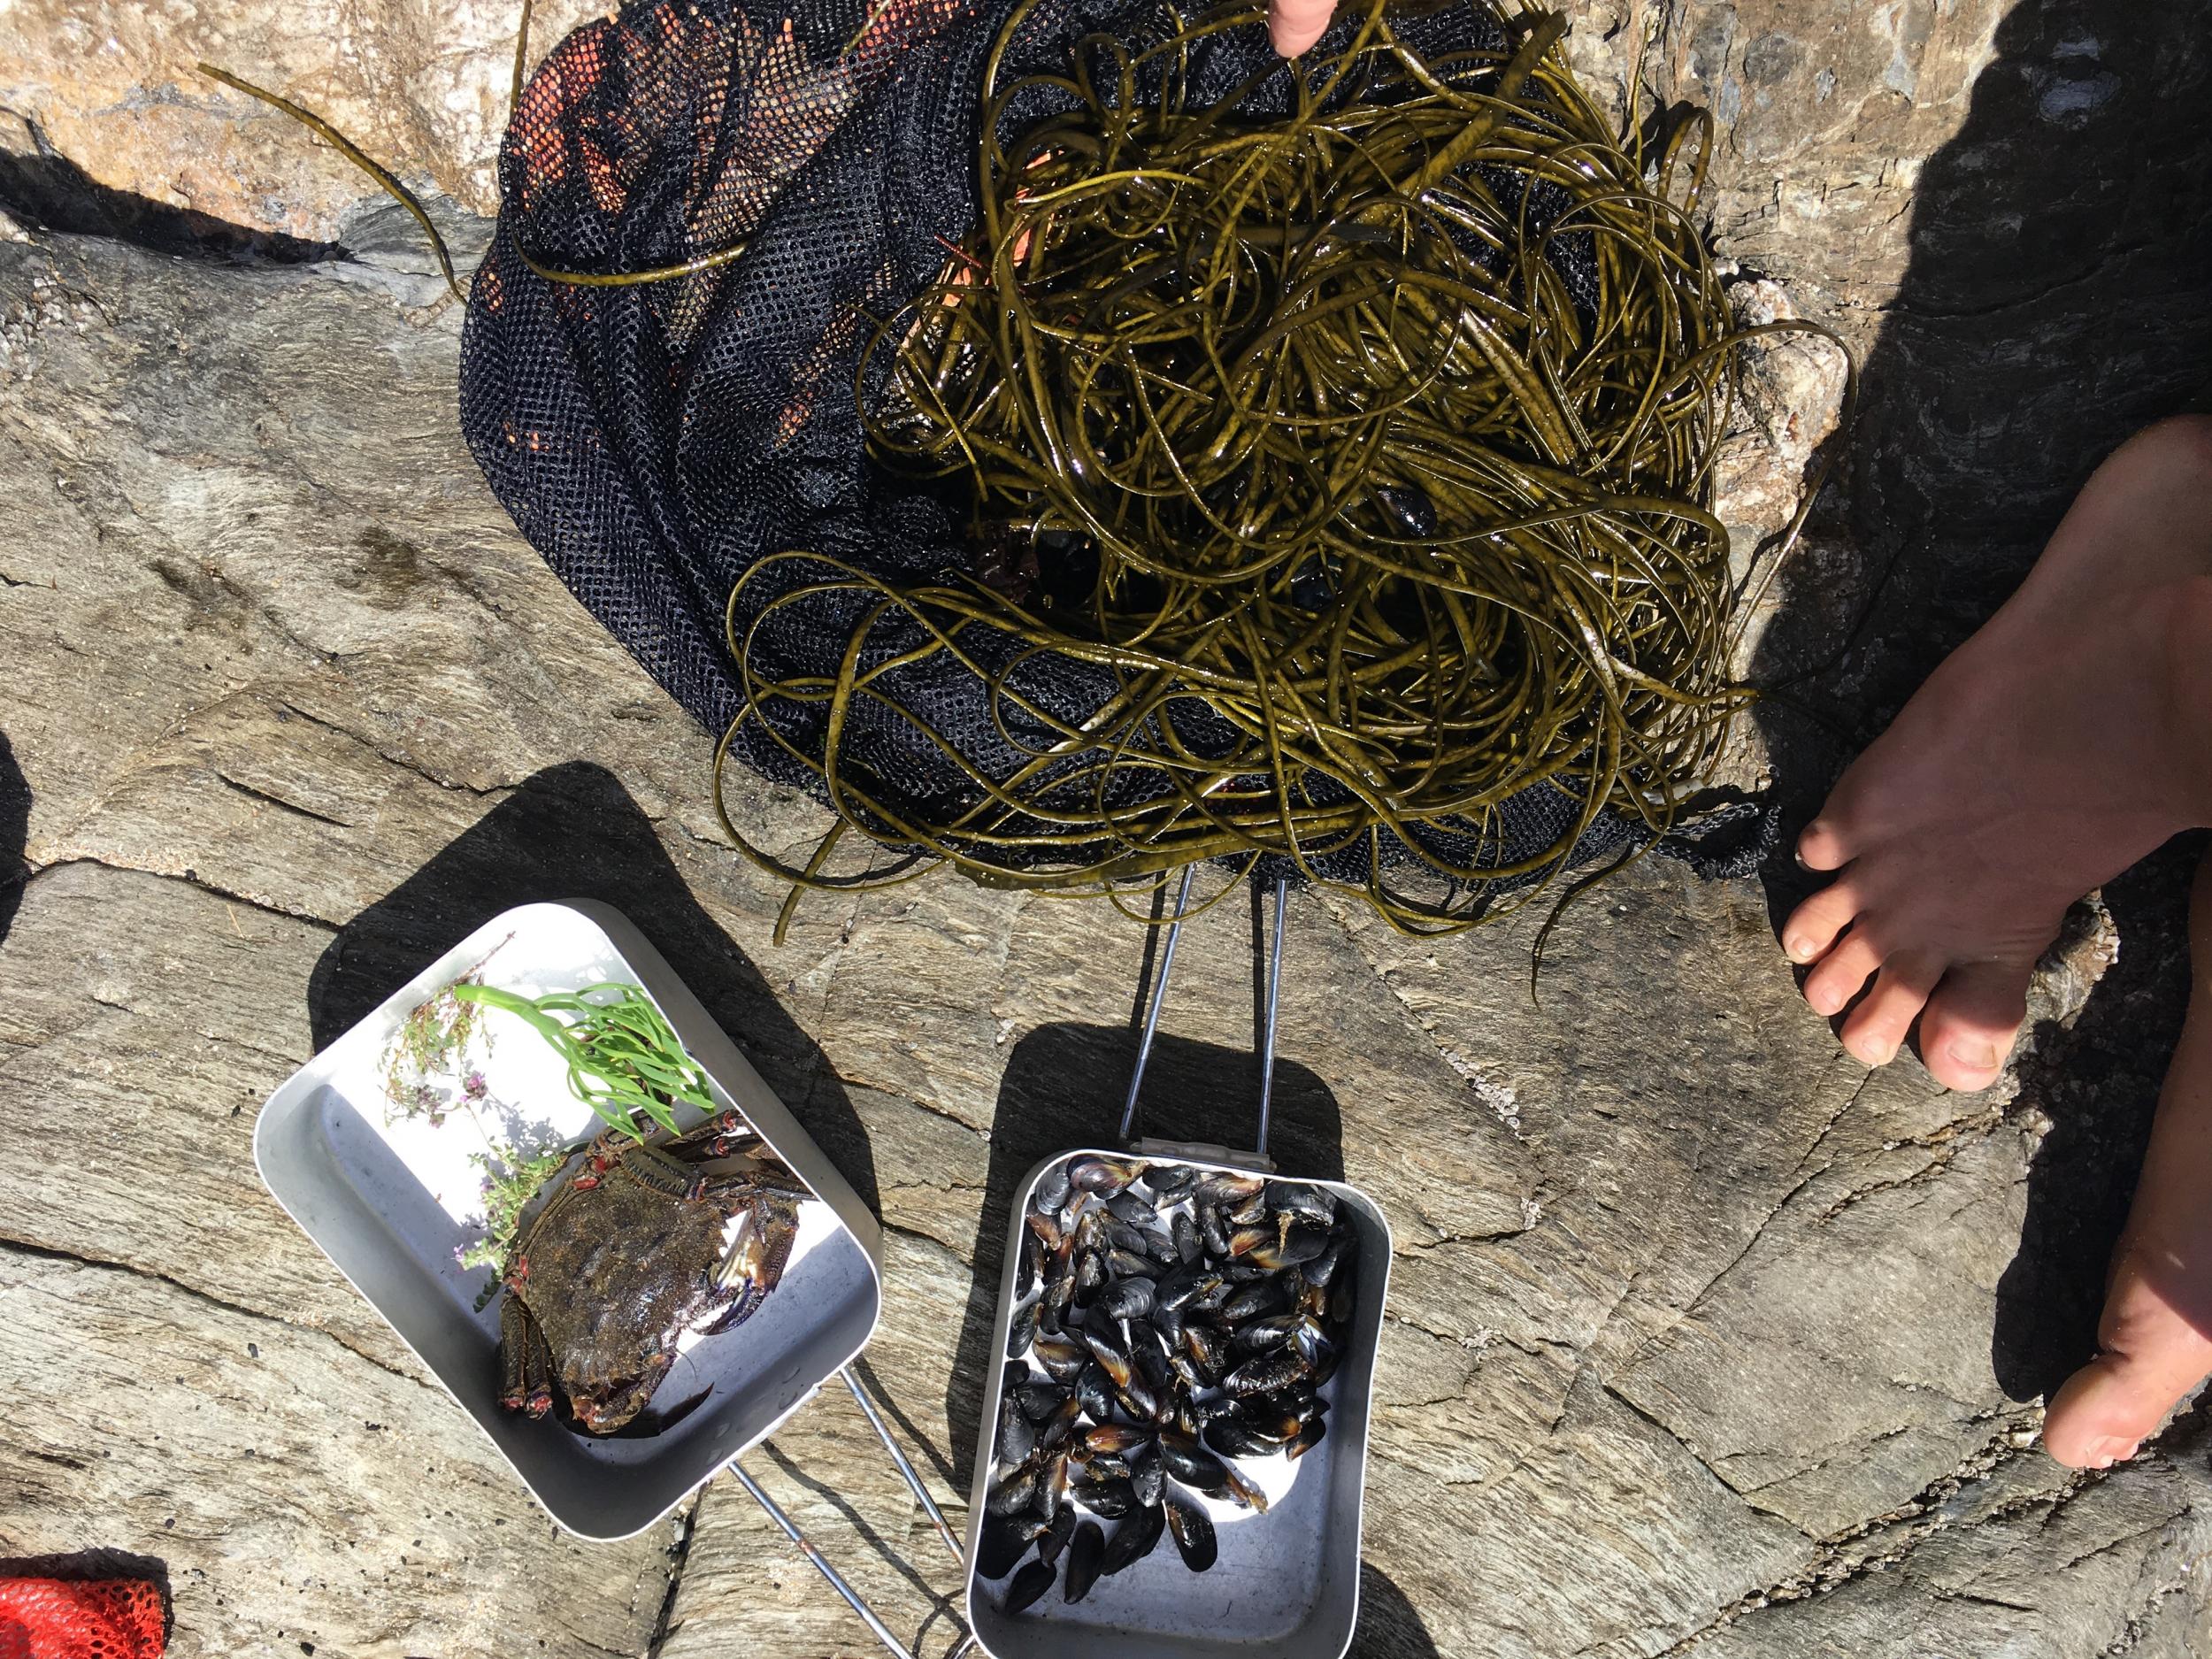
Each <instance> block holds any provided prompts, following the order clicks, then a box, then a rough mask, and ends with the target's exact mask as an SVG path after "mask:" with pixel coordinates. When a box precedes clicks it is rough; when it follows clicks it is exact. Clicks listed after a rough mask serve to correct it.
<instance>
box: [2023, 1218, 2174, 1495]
mask: <svg viewBox="0 0 2212 1659" xmlns="http://www.w3.org/2000/svg"><path fill="white" fill-rule="evenodd" d="M2101 1341H2102V1351H2101V1352H2100V1353H2099V1354H2098V1356H2097V1357H2096V1358H2094V1359H2093V1360H2091V1361H2090V1362H2089V1363H2088V1364H2086V1365H2085V1366H2083V1367H2082V1368H2081V1369H2080V1370H2079V1371H2076V1372H2075V1373H2074V1374H2073V1375H2072V1376H2071V1377H2070V1378H2068V1379H2066V1384H2065V1386H2063V1387H2062V1388H2061V1389H2060V1390H2059V1391H2058V1393H2057V1394H2055V1395H2054V1396H2053V1397H2052V1400H2051V1403H2050V1409H2049V1410H2048V1411H2047V1413H2046V1414H2045V1417H2044V1424H2043V1444H2044V1446H2045V1448H2047V1449H2048V1451H2049V1452H2050V1454H2051V1455H2052V1456H2053V1457H2055V1458H2056V1459H2057V1460H2058V1461H2059V1462H2060V1463H2066V1464H2068V1465H2070V1466H2071V1467H2073V1468H2076V1469H2104V1468H2108V1467H2109V1466H2110V1465H2111V1464H2113V1463H2118V1462H2120V1461H2122V1460H2123V1459H2124V1458H2127V1457H2131V1456H2132V1455H2134V1453H2135V1448H2136V1447H2137V1446H2138V1444H2139V1443H2140V1442H2141V1440H2142V1439H2143V1437H2144V1436H2145V1435H2147V1434H2149V1433H2150V1432H2153V1431H2154V1430H2155V1429H2156V1428H2157V1427H2158V1425H2160V1424H2161V1423H2162V1422H2163V1421H2164V1420H2165V1417H2166V1414H2167V1413H2168V1412H2170V1411H2171V1410H2172V1409H2174V1407H2175V1405H2176V1404H2177V1403H2178V1402H2179V1401H2180V1400H2181V1397H2182V1396H2183V1395H2184V1394H2187V1393H2188V1392H2189V1391H2190V1390H2191V1389H2192V1388H2194V1387H2195V1386H2197V1385H2198V1384H2199V1383H2200V1382H2202V1381H2203V1380H2204V1379H2205V1376H2206V1373H2207V1372H2208V1371H2212V1340H2208V1338H2207V1337H2206V1336H2205V1335H2204V1333H2202V1332H2200V1330H2198V1329H2197V1327H2196V1325H2194V1324H2193V1323H2192V1322H2191V1321H2190V1320H2189V1319H2187V1318H2185V1317H2183V1315H2182V1314H2181V1313H2180V1312H2178V1311H2177V1310H2176V1309H2175V1308H2174V1306H2173V1305H2172V1303H2171V1302H2170V1301H2169V1300H2168V1299H2167V1298H2166V1297H2165V1296H2164V1295H2163V1294H2161V1292H2160V1290H2159V1288H2158V1286H2157V1283H2156V1281H2155V1279H2154V1278H2153V1277H2151V1276H2149V1275H2147V1274H2146V1273H2145V1272H2144V1271H2142V1270H2141V1268H2140V1267H2139V1265H2137V1264H2136V1263H2134V1262H2132V1261H2131V1260H2124V1261H2123V1263H2122V1266H2121V1269H2120V1271H2119V1272H2118V1273H2117V1274H2116V1276H2115V1278H2114V1281H2113V1286H2112V1291H2111V1294H2110V1296H2109V1298H2108V1301H2107V1302H2106V1304H2105V1314H2104V1320H2103V1324H2102V1326H2101Z"/></svg>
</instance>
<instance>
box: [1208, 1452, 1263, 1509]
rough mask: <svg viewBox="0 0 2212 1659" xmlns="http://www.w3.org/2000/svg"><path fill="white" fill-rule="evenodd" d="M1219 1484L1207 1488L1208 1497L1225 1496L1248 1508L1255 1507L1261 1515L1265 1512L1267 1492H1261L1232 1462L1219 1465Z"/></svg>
mask: <svg viewBox="0 0 2212 1659" xmlns="http://www.w3.org/2000/svg"><path fill="white" fill-rule="evenodd" d="M1221 1474H1222V1481H1221V1485H1220V1486H1218V1487H1213V1488H1209V1489H1208V1491H1207V1495H1208V1496H1209V1497H1215V1498H1227V1499H1229V1500H1230V1501H1231V1502H1235V1503H1240V1504H1241V1505H1243V1506H1244V1507H1245V1508H1246V1509H1257V1510H1258V1511H1259V1512H1260V1513H1261V1514H1262V1515H1265V1514H1266V1513H1267V1494H1266V1493H1264V1492H1263V1491H1262V1490H1261V1489H1260V1488H1259V1486H1257V1485H1256V1483H1255V1482H1254V1481H1252V1480H1251V1479H1249V1478H1248V1477H1247V1476H1246V1475H1245V1474H1244V1472H1243V1471H1240V1469H1238V1467H1237V1466H1236V1465H1235V1464H1234V1463H1224V1464H1223V1465H1222V1466H1221Z"/></svg>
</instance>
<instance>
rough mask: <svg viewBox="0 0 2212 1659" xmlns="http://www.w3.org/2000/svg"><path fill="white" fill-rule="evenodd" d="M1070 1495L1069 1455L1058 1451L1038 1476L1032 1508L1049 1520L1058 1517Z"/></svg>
mask: <svg viewBox="0 0 2212 1659" xmlns="http://www.w3.org/2000/svg"><path fill="white" fill-rule="evenodd" d="M1067 1495H1068V1455H1067V1454H1066V1453H1065V1452H1056V1453H1054V1454H1053V1455H1052V1456H1050V1457H1048V1458H1047V1459H1046V1460H1045V1465H1044V1468H1043V1469H1042V1470H1041V1471H1040V1472H1039V1474H1038V1476H1037V1495H1036V1496H1035V1497H1034V1498H1033V1499H1032V1500H1031V1502H1030V1506H1029V1507H1030V1508H1031V1509H1033V1511H1035V1513H1037V1514H1038V1515H1040V1516H1041V1517H1043V1518H1044V1519H1046V1520H1047V1521H1051V1520H1054V1519H1056V1517H1058V1516H1059V1513H1060V1509H1061V1506H1062V1502H1063V1501H1064V1499H1065V1498H1066V1497H1067Z"/></svg>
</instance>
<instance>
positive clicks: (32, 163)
mask: <svg viewBox="0 0 2212 1659" xmlns="http://www.w3.org/2000/svg"><path fill="white" fill-rule="evenodd" d="M31 135H32V138H33V139H34V141H35V142H43V138H42V134H39V133H38V132H37V130H36V129H35V128H34V129H33V130H32V134H31ZM0 208H5V209H6V210H7V211H8V213H9V215H10V216H11V217H12V218H13V219H16V220H17V221H19V223H21V224H23V225H26V226H27V227H30V228H31V229H33V230H50V231H62V232H65V233H68V234H75V235H86V236H105V237H108V238H110V239H111V240H112V241H116V242H129V243H131V244H132V245H133V246H134V247H139V248H146V249H150V250H152V251H153V252H155V253H165V254H174V255H176V256H178V257H182V258H187V259H211V260H215V261H219V262H220V263H223V264H227V265H311V264H314V263H315V262H317V261H319V260H323V259H331V258H336V257H342V254H343V252H344V250H342V248H340V247H339V246H338V245H337V244H336V243H334V242H308V241H305V240H303V239H302V238H300V237H297V236H287V235H285V234H283V233H282V232H280V231H269V230H255V229H253V228H252V227H250V226H245V225H234V224H232V223H231V222H230V221H229V220H228V219H217V218H216V217H215V216H214V215H213V214H211V213H203V212H200V211H197V210H196V209H193V208H188V207H173V206H171V205H170V204H168V203H166V202H157V201H155V200H154V199H153V198H152V197H151V196H134V195H133V194H132V193H131V192H130V191H128V190H118V189H116V188H113V187H112V186H111V185H105V184H102V183H101V182H100V181H99V180H97V179H95V178H94V177H93V176H92V175H91V174H90V173H87V172H86V171H85V170H84V169H83V168H82V167H80V166H79V165H77V164H76V163H75V162H73V161H72V160H70V159H69V158H68V157H66V156H62V155H58V154H56V153H54V152H53V151H51V150H42V151H41V152H40V153H39V154H36V155H21V154H18V153H15V152H12V151H8V150H0Z"/></svg>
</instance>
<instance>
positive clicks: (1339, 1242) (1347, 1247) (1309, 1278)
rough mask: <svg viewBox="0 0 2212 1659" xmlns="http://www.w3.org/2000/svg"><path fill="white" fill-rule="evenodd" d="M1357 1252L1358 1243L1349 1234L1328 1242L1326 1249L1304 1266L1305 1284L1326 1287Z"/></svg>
mask: <svg viewBox="0 0 2212 1659" xmlns="http://www.w3.org/2000/svg"><path fill="white" fill-rule="evenodd" d="M1358 1252H1359V1244H1358V1241H1357V1240H1355V1239H1353V1238H1352V1237H1351V1236H1350V1235H1349V1234H1340V1235H1339V1236H1337V1237H1336V1238H1333V1239H1332V1240H1329V1243H1328V1246H1327V1248H1325V1249H1324V1250H1323V1251H1322V1252H1321V1254H1320V1255H1318V1256H1315V1257H1314V1258H1313V1260H1311V1261H1310V1262H1308V1263H1306V1264H1305V1268H1304V1270H1303V1271H1304V1273H1305V1279H1306V1283H1308V1284H1309V1285H1326V1284H1327V1283H1328V1282H1329V1281H1330V1280H1331V1279H1334V1278H1335V1277H1336V1276H1337V1274H1338V1273H1339V1272H1340V1271H1343V1267H1344V1264H1345V1263H1347V1262H1349V1261H1351V1260H1353V1259H1354V1258H1355V1257H1356V1256H1357V1254H1358Z"/></svg>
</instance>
